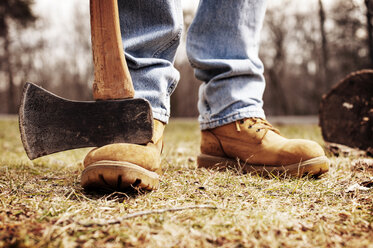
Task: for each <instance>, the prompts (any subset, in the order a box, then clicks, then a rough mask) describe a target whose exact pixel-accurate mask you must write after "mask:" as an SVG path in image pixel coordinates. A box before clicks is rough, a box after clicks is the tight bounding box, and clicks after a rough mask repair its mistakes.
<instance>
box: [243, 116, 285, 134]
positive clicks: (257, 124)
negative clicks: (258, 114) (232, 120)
mask: <svg viewBox="0 0 373 248" xmlns="http://www.w3.org/2000/svg"><path fill="white" fill-rule="evenodd" d="M240 124H241V125H243V126H244V127H246V128H249V129H251V128H254V129H256V130H255V131H256V132H260V131H261V130H263V129H264V130H265V131H266V133H267V132H268V131H269V130H271V131H273V132H275V133H277V134H280V131H279V130H278V129H277V128H274V127H273V126H272V125H271V124H270V123H269V122H268V121H267V120H264V119H262V118H247V119H242V120H238V121H236V128H237V131H239V132H240V131H241V127H240Z"/></svg>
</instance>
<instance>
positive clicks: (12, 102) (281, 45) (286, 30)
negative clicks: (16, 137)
mask: <svg viewBox="0 0 373 248" xmlns="http://www.w3.org/2000/svg"><path fill="white" fill-rule="evenodd" d="M41 2H44V5H41V4H40V3H41ZM45 2H46V1H42V0H37V1H30V0H3V1H1V2H0V113H11V114H12V113H16V112H17V108H18V103H19V98H20V94H21V90H22V86H23V84H24V82H26V81H31V82H35V83H37V84H39V85H41V86H43V87H44V88H46V89H48V90H50V91H52V92H54V93H56V94H57V95H60V96H63V97H66V98H69V99H75V100H89V99H92V96H91V84H92V81H93V67H92V55H91V46H90V26H89V9H88V1H74V2H72V4H71V5H73V6H70V9H69V10H68V17H67V18H65V21H64V24H63V26H62V27H61V25H60V26H59V28H57V27H56V24H55V23H56V19H58V18H59V17H58V16H61V13H62V14H63V11H62V10H61V9H58V8H50V9H48V8H47V9H46V8H45V6H47V5H46V4H45ZM49 5H50V6H53V3H51V2H49ZM41 6H44V8H41ZM65 11H66V10H65ZM194 14H195V6H194V7H191V8H184V21H185V29H184V32H186V30H187V29H188V27H189V25H190V23H191V21H192V19H193V16H194ZM372 14H373V0H334V1H327V0H312V1H299V0H282V1H273V0H272V1H268V10H267V15H266V19H265V23H264V28H263V31H262V45H261V49H260V57H261V59H262V60H263V62H264V64H265V77H266V80H267V90H266V92H265V95H264V102H265V106H264V107H265V111H266V113H267V115H314V114H317V112H318V105H319V101H320V99H321V97H322V95H323V94H325V93H326V92H327V91H328V90H329V89H330V88H331V87H332V86H333V85H334V84H336V83H337V82H338V81H339V80H340V79H342V78H343V77H344V76H346V75H347V74H348V73H350V72H352V71H355V70H359V69H365V68H372V67H373V39H372ZM51 16H57V17H58V18H57V17H56V18H51ZM176 67H177V68H178V69H179V71H180V73H181V80H180V83H179V86H178V88H177V89H176V91H175V92H174V94H173V96H172V100H171V101H172V116H173V117H194V116H197V115H198V112H197V107H196V102H197V93H198V86H199V84H200V82H199V81H198V80H196V79H195V78H194V76H193V70H192V68H191V67H190V65H189V63H188V61H187V58H186V55H185V35H184V37H183V41H182V44H181V46H180V49H179V51H178V56H177V59H176ZM185 96H188V97H185Z"/></svg>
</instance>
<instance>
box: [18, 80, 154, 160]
mask: <svg viewBox="0 0 373 248" xmlns="http://www.w3.org/2000/svg"><path fill="white" fill-rule="evenodd" d="M19 126H20V132H21V139H22V143H23V146H24V147H25V150H26V153H27V155H28V157H29V158H30V159H35V158H38V157H41V156H44V155H48V154H51V153H55V152H60V151H65V150H70V149H75V148H82V147H95V146H103V145H107V144H112V143H133V144H146V143H147V142H149V141H150V140H151V138H152V132H153V118H152V112H151V107H150V104H149V102H148V101H146V100H145V99H138V98H136V99H123V100H108V101H91V102H83V101H70V100H66V99H63V98H61V97H58V96H56V95H54V94H52V93H50V92H48V91H46V90H44V89H42V88H40V87H38V86H36V85H35V84H32V83H26V84H25V87H24V91H23V95H22V101H21V106H20V110H19Z"/></svg>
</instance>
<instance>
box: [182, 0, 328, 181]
mask: <svg viewBox="0 0 373 248" xmlns="http://www.w3.org/2000/svg"><path fill="white" fill-rule="evenodd" d="M264 14H265V0H235V1H225V0H200V6H199V9H198V11H197V15H196V18H195V19H194V21H193V23H192V25H191V27H190V29H189V33H188V40H187V53H188V57H189V60H190V62H191V64H192V66H193V67H194V68H195V75H196V77H197V78H198V79H200V80H202V81H203V82H204V83H203V84H202V85H201V87H200V91H199V103H198V109H199V112H200V116H199V121H200V126H201V129H202V134H201V154H200V155H199V156H198V159H197V163H198V166H199V167H206V168H209V167H223V168H224V167H226V166H234V167H236V166H238V167H239V169H241V170H243V171H256V172H260V173H266V172H272V173H274V172H276V173H281V174H282V173H284V172H285V171H286V172H287V173H288V174H291V175H297V176H300V175H303V174H313V175H319V174H322V173H324V172H326V171H328V168H329V161H328V159H327V158H326V157H325V154H324V151H323V149H322V148H321V147H320V145H318V144H317V143H316V142H313V141H309V140H301V139H286V138H284V137H282V136H281V135H279V132H278V130H277V129H275V128H273V127H272V126H271V125H270V124H269V123H268V122H267V121H266V120H265V116H264V112H263V109H262V105H263V101H262V95H263V91H264V87H265V83H264V77H263V65H262V63H261V61H260V59H259V58H258V49H259V33H260V29H261V27H262V23H263V19H264Z"/></svg>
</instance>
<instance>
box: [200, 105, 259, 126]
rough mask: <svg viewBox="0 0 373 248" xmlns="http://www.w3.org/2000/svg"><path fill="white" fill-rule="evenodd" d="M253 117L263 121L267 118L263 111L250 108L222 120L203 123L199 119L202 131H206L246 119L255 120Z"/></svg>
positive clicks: (237, 111) (240, 110)
mask: <svg viewBox="0 0 373 248" xmlns="http://www.w3.org/2000/svg"><path fill="white" fill-rule="evenodd" d="M253 117H257V118H263V119H265V118H266V117H265V114H264V110H263V109H261V108H256V107H255V108H253V107H249V108H244V109H239V110H236V111H235V112H234V113H232V114H230V115H228V116H225V117H222V118H216V119H212V120H210V121H207V122H206V121H204V122H202V120H201V118H199V121H200V128H201V130H206V129H212V128H216V127H220V126H223V125H226V124H229V123H232V122H235V121H238V120H241V119H244V118H253Z"/></svg>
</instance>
